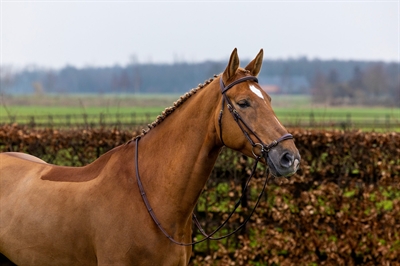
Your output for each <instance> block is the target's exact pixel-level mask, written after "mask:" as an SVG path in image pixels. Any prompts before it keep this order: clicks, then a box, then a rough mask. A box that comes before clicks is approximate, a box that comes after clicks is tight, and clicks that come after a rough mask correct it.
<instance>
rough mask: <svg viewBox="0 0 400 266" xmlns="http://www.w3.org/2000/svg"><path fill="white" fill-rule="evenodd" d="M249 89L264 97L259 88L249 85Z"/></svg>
mask: <svg viewBox="0 0 400 266" xmlns="http://www.w3.org/2000/svg"><path fill="white" fill-rule="evenodd" d="M250 90H251V91H252V92H254V93H255V94H256V95H257V96H258V97H260V98H261V99H264V96H263V95H262V93H261V91H260V90H259V89H257V88H256V87H254V85H250Z"/></svg>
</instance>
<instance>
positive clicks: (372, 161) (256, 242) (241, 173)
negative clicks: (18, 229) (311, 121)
mask: <svg viewBox="0 0 400 266" xmlns="http://www.w3.org/2000/svg"><path fill="white" fill-rule="evenodd" d="M136 132H139V130H138V129H137V130H134V131H133V132H132V131H129V130H117V129H85V130H83V129H69V130H63V131H58V130H55V129H29V128H27V127H23V126H18V125H4V126H2V127H0V149H1V151H22V152H27V153H30V154H33V155H36V156H39V157H40V158H42V159H44V160H46V161H48V162H50V163H56V164H63V165H84V164H87V163H89V162H91V161H93V160H94V159H95V158H97V157H98V156H99V155H101V154H103V153H104V152H106V151H108V150H109V149H111V148H113V147H115V146H117V145H120V144H122V143H125V142H126V141H128V140H129V139H131V138H132V137H133V136H135V135H136ZM292 134H293V135H294V136H295V139H296V145H297V147H298V148H299V151H300V154H301V156H302V166H301V170H300V171H299V172H298V173H297V174H296V175H295V176H293V177H292V178H290V179H289V180H285V179H281V180H275V182H274V181H271V182H269V185H268V187H267V189H266V194H265V198H264V200H263V201H262V202H261V204H260V206H259V207H258V208H257V212H256V214H255V215H254V216H253V217H252V219H251V220H250V222H249V224H248V225H247V226H246V230H243V231H242V232H241V233H240V234H236V235H234V236H232V237H230V238H228V239H227V240H223V241H219V242H206V243H204V244H202V245H197V246H195V247H194V252H193V257H192V260H191V264H192V265H251V264H252V265H295V264H300V265H356V264H358V265H399V264H398V258H400V205H399V203H400V185H399V180H400V179H399V177H400V174H399V173H400V134H399V133H395V132H392V133H375V132H362V131H351V132H347V131H325V130H301V129H293V130H292ZM251 163H252V160H251V159H246V158H245V157H243V156H241V155H239V154H237V153H234V152H231V151H229V150H228V149H225V150H224V151H223V153H222V154H221V156H220V158H219V159H218V161H217V163H216V166H215V168H214V171H213V173H212V176H211V178H210V180H209V182H208V183H207V187H206V189H205V190H204V192H203V195H202V197H201V199H200V204H199V205H198V208H197V210H198V214H199V215H198V216H199V217H200V220H201V223H202V224H203V225H204V226H205V228H206V229H208V231H211V230H212V228H213V227H215V226H216V225H217V224H219V223H220V222H221V221H222V219H223V218H224V217H225V216H226V213H227V212H228V211H229V209H230V208H231V207H232V206H233V205H234V203H235V200H237V198H238V196H239V195H240V193H241V185H242V183H243V180H245V178H246V177H247V173H248V172H249V170H250V168H251ZM264 170H265V169H264V168H263V167H260V168H259V169H258V174H257V176H256V178H255V180H254V182H253V185H252V187H251V188H250V191H249V193H248V198H247V199H245V201H244V202H243V203H242V207H241V208H240V210H239V211H238V212H237V213H236V214H235V215H234V216H233V218H232V221H231V222H230V223H229V225H228V226H227V231H229V230H231V229H233V228H235V226H237V225H238V223H239V222H240V221H243V219H244V217H245V216H246V214H247V213H248V212H249V208H250V207H252V206H253V204H254V199H255V198H256V194H257V192H259V191H260V188H261V183H262V179H263V174H264ZM247 206H248V207H247ZM194 236H197V233H194Z"/></svg>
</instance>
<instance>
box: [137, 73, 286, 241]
mask: <svg viewBox="0 0 400 266" xmlns="http://www.w3.org/2000/svg"><path fill="white" fill-rule="evenodd" d="M247 80H251V81H254V82H257V83H258V79H257V78H256V77H254V76H246V77H243V78H240V79H238V80H236V81H234V82H232V83H230V84H229V85H227V86H225V85H224V82H223V81H222V75H221V76H220V88H221V93H222V106H221V111H220V115H219V118H218V124H219V128H220V139H221V142H222V144H223V145H224V146H225V143H224V141H223V139H222V115H223V110H224V106H225V102H226V103H227V108H228V110H229V112H230V113H231V114H232V116H233V118H234V120H235V121H236V123H237V124H238V126H239V127H240V129H241V130H242V132H243V134H244V135H245V137H246V138H247V140H248V141H249V142H250V144H251V145H252V147H253V148H252V153H253V155H254V157H255V163H254V166H253V168H252V171H251V173H250V176H249V177H248V179H247V181H246V185H245V186H244V188H243V189H242V196H241V197H240V198H239V200H238V201H237V202H236V204H235V207H234V209H233V210H232V211H231V213H230V214H229V216H228V217H227V218H226V219H225V221H224V222H223V223H222V224H221V225H220V226H218V228H217V229H215V230H214V231H213V232H211V233H210V234H207V233H206V232H205V231H204V230H203V228H202V227H201V225H200V222H199V221H198V219H197V217H196V215H195V214H194V213H193V221H194V223H195V224H196V226H197V228H198V229H199V230H200V232H201V233H202V235H203V236H204V238H203V239H201V240H198V241H194V242H190V243H183V242H179V241H176V240H175V239H174V238H173V237H172V236H171V235H169V234H168V232H167V231H166V230H165V229H164V228H163V227H162V225H161V223H160V222H159V220H158V219H157V217H156V215H155V213H154V210H153V209H152V208H151V206H150V202H149V200H148V198H147V195H146V192H145V191H144V187H143V184H142V181H141V178H140V175H139V159H138V147H139V140H140V138H136V145H135V157H136V158H135V164H136V165H135V166H136V167H135V168H136V179H137V184H138V187H139V191H140V195H141V196H142V199H143V202H144V204H145V205H146V208H147V211H148V212H149V214H150V216H151V218H152V219H153V221H154V223H155V224H156V225H157V227H158V228H159V229H160V230H161V232H162V233H163V234H164V235H165V236H166V237H167V238H168V239H169V240H170V241H171V242H173V243H175V244H177V245H180V246H191V245H195V244H198V243H201V242H203V241H206V240H208V239H210V240H220V239H224V238H226V237H229V236H231V235H233V234H234V233H236V232H237V231H239V230H240V229H241V228H243V227H244V226H245V225H246V223H247V222H248V221H249V220H250V217H251V216H252V215H253V213H254V211H255V209H256V208H257V206H258V204H259V202H260V200H261V197H262V195H263V193H264V191H265V188H266V185H267V182H268V179H269V172H267V178H266V179H265V181H264V184H263V189H262V190H261V192H260V194H259V196H258V198H257V201H256V204H255V205H254V208H253V209H252V210H251V212H250V214H249V216H248V217H247V218H246V219H245V221H243V223H242V224H240V225H239V226H238V228H236V229H235V230H234V231H232V232H230V233H228V234H226V235H223V236H220V237H212V236H213V235H214V234H215V233H217V232H218V231H219V230H221V229H222V228H223V227H224V226H225V224H227V222H228V221H229V219H230V218H231V217H232V215H233V214H234V213H235V211H236V209H237V208H238V207H239V205H240V203H241V202H242V199H243V197H244V195H245V192H246V191H247V187H248V185H249V183H250V180H251V178H252V177H253V176H254V173H255V171H256V169H257V164H258V162H259V161H260V160H261V159H262V158H264V157H266V156H268V152H269V151H270V150H271V149H272V148H273V147H275V146H276V145H278V144H279V143H280V142H282V141H284V140H288V139H293V136H292V135H291V134H285V135H283V136H282V137H280V138H278V139H277V140H274V141H273V142H272V143H270V144H268V145H266V144H264V142H263V141H262V140H261V139H260V138H259V137H258V136H257V134H256V133H255V132H254V131H253V130H252V129H251V127H250V126H249V125H248V124H247V123H246V122H245V121H244V120H243V119H242V117H241V116H240V115H239V113H238V112H237V110H236V109H235V108H234V107H233V105H232V102H231V100H230V99H229V98H228V97H227V96H226V94H225V93H226V92H227V91H228V90H229V89H230V88H232V87H233V86H235V85H237V84H239V83H241V82H245V81H247ZM246 129H247V130H248V131H249V132H250V133H251V134H252V135H253V136H254V137H255V138H256V139H257V141H259V142H257V143H256V142H254V141H253V140H252V138H251V137H250V134H249V133H248V132H247V131H246ZM257 146H259V147H260V148H261V151H260V152H261V154H259V155H257V154H256V153H255V151H254V149H255V148H256V147H257ZM267 170H268V168H267Z"/></svg>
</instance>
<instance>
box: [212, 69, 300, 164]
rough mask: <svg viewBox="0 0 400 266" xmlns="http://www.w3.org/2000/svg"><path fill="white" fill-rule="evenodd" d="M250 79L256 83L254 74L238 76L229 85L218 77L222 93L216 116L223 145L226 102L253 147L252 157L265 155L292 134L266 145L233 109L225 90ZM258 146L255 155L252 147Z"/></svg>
mask: <svg viewBox="0 0 400 266" xmlns="http://www.w3.org/2000/svg"><path fill="white" fill-rule="evenodd" d="M247 80H251V81H254V82H256V83H258V79H257V78H256V77H254V76H246V77H243V78H240V79H238V80H235V81H234V82H232V83H230V84H229V85H227V86H225V85H224V82H223V81H222V76H221V77H220V80H219V84H220V88H221V93H222V105H221V111H220V113H219V118H218V124H219V136H220V137H219V138H220V139H221V142H222V144H223V145H224V146H225V143H224V140H223V138H222V115H223V113H224V106H225V102H226V103H227V104H226V106H227V108H228V110H229V112H230V113H231V114H232V116H233V119H234V120H235V121H236V123H237V124H238V126H239V127H240V129H241V130H242V132H243V134H244V136H245V137H246V138H247V140H248V141H249V142H250V144H251V146H252V147H253V149H252V152H253V155H254V157H256V158H257V156H265V155H267V154H268V152H269V151H270V150H271V149H272V148H273V147H275V146H276V145H278V144H279V143H280V142H282V141H284V140H287V139H293V136H292V134H289V133H287V134H285V135H283V136H282V137H280V138H279V139H277V140H274V141H273V142H271V143H270V144H268V145H266V144H265V143H264V142H263V141H262V140H261V138H260V137H259V136H258V135H257V134H256V133H255V132H254V130H252V129H251V127H250V126H249V125H248V124H247V123H246V122H245V121H244V120H243V118H242V117H241V116H240V115H239V113H238V111H237V110H236V109H235V107H234V106H233V104H232V102H231V100H230V99H229V98H228V97H227V96H226V92H227V91H228V90H229V89H230V88H232V87H233V86H235V85H236V84H239V83H241V82H244V81H247ZM246 129H247V130H248V131H249V132H250V133H251V134H252V135H253V136H254V137H255V138H256V139H257V141H258V143H255V142H254V141H253V140H252V138H251V137H250V135H249V133H247V131H246ZM257 146H259V147H260V148H261V155H256V154H255V152H254V148H255V147H257Z"/></svg>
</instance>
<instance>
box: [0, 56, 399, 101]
mask: <svg viewBox="0 0 400 266" xmlns="http://www.w3.org/2000/svg"><path fill="white" fill-rule="evenodd" d="M246 63H247V62H244V63H242V65H245V64H246ZM225 65H226V62H218V61H206V62H201V63H183V62H181V63H174V64H149V63H147V64H138V63H135V64H129V65H126V66H119V65H115V66H110V67H84V68H76V67H74V66H65V67H64V68H61V69H58V70H54V69H43V68H40V67H27V68H24V69H20V70H14V69H13V68H12V67H11V66H1V75H0V82H1V83H0V85H1V88H0V92H1V93H2V94H33V93H35V94H60V93H64V94H67V93H74V94H76V93H95V94H103V93H179V94H180V93H184V92H186V91H188V90H190V89H192V88H194V87H197V85H198V84H199V83H202V82H204V81H205V80H206V79H209V78H211V77H212V76H213V75H214V74H219V73H221V72H222V71H223V70H224V68H225ZM299 77H300V78H301V79H300V80H304V81H306V83H304V82H303V84H302V86H301V87H299V88H297V89H295V90H288V89H285V88H284V87H285V84H292V85H293V83H296V82H290V81H296V80H299ZM259 80H260V84H261V85H276V86H278V87H282V89H281V90H279V91H277V93H286V94H290V93H297V94H311V96H312V99H313V101H315V102H322V103H325V104H332V105H337V104H379V105H382V104H386V105H397V106H398V105H399V102H400V64H399V63H394V62H392V63H388V62H370V61H344V60H318V59H313V60H309V59H307V58H306V57H301V58H295V59H287V60H264V62H263V68H262V70H261V73H260V76H259ZM269 83H276V84H269Z"/></svg>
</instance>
